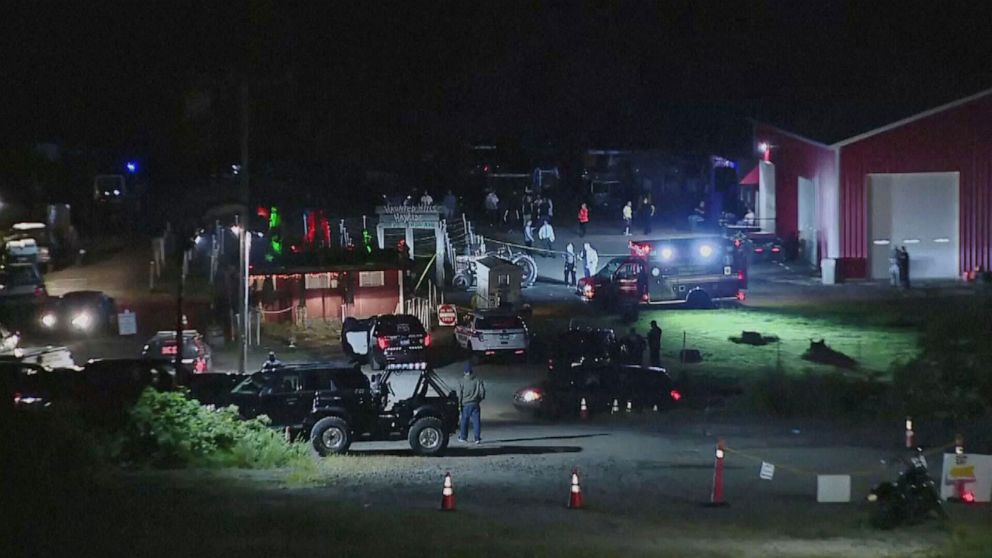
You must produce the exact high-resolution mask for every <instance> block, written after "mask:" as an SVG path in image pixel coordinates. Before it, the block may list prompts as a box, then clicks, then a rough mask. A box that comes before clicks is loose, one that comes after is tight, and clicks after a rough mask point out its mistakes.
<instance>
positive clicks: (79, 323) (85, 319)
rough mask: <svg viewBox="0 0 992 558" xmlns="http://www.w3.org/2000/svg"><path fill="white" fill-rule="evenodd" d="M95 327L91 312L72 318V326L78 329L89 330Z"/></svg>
mask: <svg viewBox="0 0 992 558" xmlns="http://www.w3.org/2000/svg"><path fill="white" fill-rule="evenodd" d="M91 325H93V317H92V316H90V314H89V312H80V313H79V314H76V315H75V316H73V318H72V326H73V327H75V328H76V329H89V328H90V326H91Z"/></svg>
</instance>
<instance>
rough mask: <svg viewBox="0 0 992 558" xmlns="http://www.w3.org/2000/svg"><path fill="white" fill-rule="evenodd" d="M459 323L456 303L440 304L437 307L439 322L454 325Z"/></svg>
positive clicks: (443, 324)
mask: <svg viewBox="0 0 992 558" xmlns="http://www.w3.org/2000/svg"><path fill="white" fill-rule="evenodd" d="M457 323H458V312H457V311H456V310H455V305H454V304H439V305H438V307H437V324H438V325H442V326H449V327H450V326H453V325H455V324H457Z"/></svg>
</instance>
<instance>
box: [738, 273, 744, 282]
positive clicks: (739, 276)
mask: <svg viewBox="0 0 992 558" xmlns="http://www.w3.org/2000/svg"><path fill="white" fill-rule="evenodd" d="M737 280H738V281H743V280H744V272H743V271H738V272H737Z"/></svg>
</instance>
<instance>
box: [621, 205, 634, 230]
mask: <svg viewBox="0 0 992 558" xmlns="http://www.w3.org/2000/svg"><path fill="white" fill-rule="evenodd" d="M633 220H634V204H633V203H631V202H629V201H628V202H627V205H625V206H623V226H624V229H623V235H624V236H630V223H631V221H633Z"/></svg>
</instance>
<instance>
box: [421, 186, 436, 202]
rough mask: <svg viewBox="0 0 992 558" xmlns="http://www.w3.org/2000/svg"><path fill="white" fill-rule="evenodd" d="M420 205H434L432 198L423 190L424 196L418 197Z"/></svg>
mask: <svg viewBox="0 0 992 558" xmlns="http://www.w3.org/2000/svg"><path fill="white" fill-rule="evenodd" d="M420 205H434V198H432V197H431V193H430V192H428V191H427V190H424V195H422V196H420Z"/></svg>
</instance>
